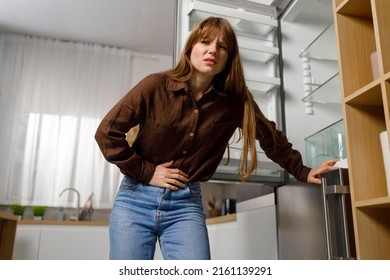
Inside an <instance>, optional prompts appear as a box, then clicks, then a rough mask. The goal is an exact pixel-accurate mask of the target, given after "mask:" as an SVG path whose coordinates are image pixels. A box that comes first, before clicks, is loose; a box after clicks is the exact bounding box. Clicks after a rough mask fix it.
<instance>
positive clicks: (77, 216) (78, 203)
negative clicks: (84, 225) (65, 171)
mask: <svg viewBox="0 0 390 280" xmlns="http://www.w3.org/2000/svg"><path fill="white" fill-rule="evenodd" d="M65 191H74V192H75V193H76V194H77V210H76V211H77V212H76V221H78V220H79V214H80V193H79V191H78V190H76V189H75V188H66V189H64V190H63V191H62V192H61V193H60V196H61V195H62V194H63V193H64V192H65Z"/></svg>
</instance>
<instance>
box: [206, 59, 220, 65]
mask: <svg viewBox="0 0 390 280" xmlns="http://www.w3.org/2000/svg"><path fill="white" fill-rule="evenodd" d="M204 61H205V62H206V63H208V64H217V60H216V59H214V58H205V59H204Z"/></svg>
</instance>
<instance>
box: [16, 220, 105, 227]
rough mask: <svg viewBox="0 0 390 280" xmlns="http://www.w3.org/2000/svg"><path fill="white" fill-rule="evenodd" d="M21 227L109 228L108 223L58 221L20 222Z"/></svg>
mask: <svg viewBox="0 0 390 280" xmlns="http://www.w3.org/2000/svg"><path fill="white" fill-rule="evenodd" d="M18 224H19V225H59V226H69V225H70V226H108V220H107V221H56V220H42V221H36V220H20V221H18Z"/></svg>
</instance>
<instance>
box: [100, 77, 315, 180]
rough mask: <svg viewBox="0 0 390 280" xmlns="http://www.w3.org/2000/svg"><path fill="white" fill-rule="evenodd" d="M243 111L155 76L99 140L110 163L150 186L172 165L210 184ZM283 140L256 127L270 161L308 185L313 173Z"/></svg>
mask: <svg viewBox="0 0 390 280" xmlns="http://www.w3.org/2000/svg"><path fill="white" fill-rule="evenodd" d="M243 107H244V106H243V104H242V102H241V100H240V98H239V97H238V96H231V95H227V94H224V93H221V92H217V91H215V90H213V89H211V90H210V91H209V92H207V93H206V94H204V95H203V97H202V98H201V99H200V100H199V101H198V102H196V101H195V99H194V97H193V96H192V94H191V92H190V90H189V87H188V85H187V84H186V83H178V82H175V81H173V80H172V79H170V78H169V77H168V76H167V75H166V74H165V73H156V74H152V75H149V76H148V77H146V78H145V79H143V80H142V81H141V82H140V83H138V85H136V86H135V87H134V88H133V89H131V90H130V91H129V92H128V93H127V94H126V95H125V96H124V97H123V98H122V99H121V100H120V101H119V102H118V103H117V104H116V105H115V106H114V107H113V108H112V109H111V110H110V111H109V112H108V114H107V115H106V116H105V117H104V118H103V120H102V122H101V123H100V125H99V127H98V129H97V131H96V135H95V138H96V141H97V143H98V145H99V147H100V149H101V151H102V153H103V155H104V157H105V158H106V159H107V161H109V162H111V163H113V164H116V165H117V166H118V167H119V169H120V171H121V172H122V173H123V174H125V175H127V176H129V177H131V178H133V179H135V180H138V181H140V182H143V183H148V182H149V181H150V180H151V179H152V176H153V173H154V170H155V168H156V165H159V164H161V163H164V162H168V161H171V160H174V167H177V168H180V169H181V170H182V171H184V172H186V173H187V174H188V175H189V180H190V181H193V182H195V181H201V182H202V181H207V180H209V179H210V177H211V176H212V175H213V174H214V172H215V170H216V168H217V167H218V165H219V163H220V161H221V159H222V157H223V154H224V151H225V148H226V146H227V143H228V141H229V140H230V138H231V136H232V135H233V133H234V131H235V130H236V129H237V127H239V126H241V122H242V117H243ZM271 123H272V125H273V126H274V127H275V124H274V123H273V122H271ZM138 124H140V130H139V133H138V136H137V137H136V139H135V141H134V143H133V144H132V146H131V147H130V146H129V144H128V142H127V141H126V133H127V132H128V131H129V130H130V128H132V127H134V126H136V125H138ZM278 133H279V134H280V135H282V132H280V131H279V132H278ZM282 137H283V138H282V141H280V143H277V144H276V143H274V141H273V138H272V135H271V132H270V131H269V130H268V128H267V126H266V125H264V124H263V123H262V122H261V121H258V122H257V129H256V138H257V139H258V140H259V142H260V146H261V148H262V149H263V151H264V152H265V154H266V155H267V157H269V158H270V159H271V160H273V161H274V162H276V163H278V164H279V165H280V166H281V167H283V168H284V169H286V170H287V171H288V172H289V173H290V174H292V175H293V176H294V177H295V178H296V179H298V180H300V181H303V182H306V180H307V176H308V174H309V172H310V168H308V167H306V166H304V165H303V163H302V157H301V154H300V153H299V152H298V151H296V150H294V149H292V145H291V143H289V142H288V140H287V138H286V137H285V136H282Z"/></svg>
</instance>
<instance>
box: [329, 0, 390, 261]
mask: <svg viewBox="0 0 390 280" xmlns="http://www.w3.org/2000/svg"><path fill="white" fill-rule="evenodd" d="M333 11H334V20H335V32H336V41H337V47H338V56H339V75H340V88H341V93H342V106H343V109H344V110H343V112H344V122H345V128H346V129H345V130H346V131H345V138H346V143H347V152H348V167H349V169H348V171H349V180H350V189H351V200H352V212H353V220H354V230H355V240H356V250H357V257H358V259H390V218H389V217H390V197H389V196H388V195H389V194H388V190H387V184H388V183H389V184H390V182H387V181H386V176H385V166H384V162H383V155H382V148H381V141H380V137H379V134H380V133H381V132H383V131H386V130H387V131H388V135H390V134H389V132H390V98H389V97H388V96H389V95H390V82H389V81H390V73H389V70H390V54H389V52H388V49H389V48H390V23H389V20H388V19H389V17H390V1H388V0H344V1H342V0H333ZM374 52H376V55H377V58H378V62H377V65H373V64H372V63H371V54H372V53H374ZM373 67H375V68H373ZM373 70H374V71H373ZM373 72H378V73H379V74H376V75H374V74H373Z"/></svg>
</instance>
